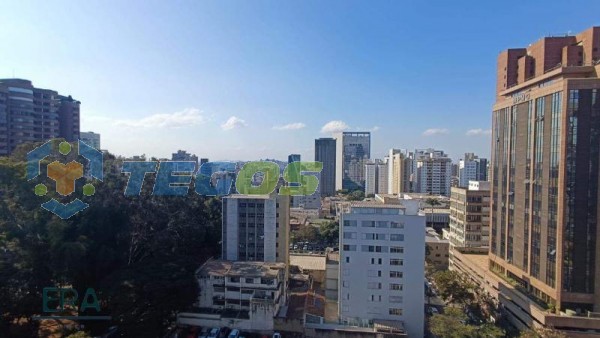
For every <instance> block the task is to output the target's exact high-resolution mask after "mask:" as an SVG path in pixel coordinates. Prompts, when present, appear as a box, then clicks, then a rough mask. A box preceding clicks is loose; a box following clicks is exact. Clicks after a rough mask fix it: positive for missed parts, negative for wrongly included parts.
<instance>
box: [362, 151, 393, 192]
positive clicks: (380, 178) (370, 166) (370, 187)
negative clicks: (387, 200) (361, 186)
mask: <svg viewBox="0 0 600 338" xmlns="http://www.w3.org/2000/svg"><path fill="white" fill-rule="evenodd" d="M387 187H388V164H387V163H385V162H383V161H381V160H375V161H374V162H369V163H367V164H365V195H374V194H386V193H387Z"/></svg>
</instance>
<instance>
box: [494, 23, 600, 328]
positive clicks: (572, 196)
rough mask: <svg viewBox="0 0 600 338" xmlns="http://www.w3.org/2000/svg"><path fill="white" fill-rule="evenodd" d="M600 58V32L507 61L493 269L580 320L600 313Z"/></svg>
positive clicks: (499, 110) (499, 113)
mask: <svg viewBox="0 0 600 338" xmlns="http://www.w3.org/2000/svg"><path fill="white" fill-rule="evenodd" d="M599 49H600V27H593V28H590V29H588V30H586V31H584V32H582V33H580V34H578V35H576V36H568V35H567V36H560V37H546V38H543V39H541V40H539V41H537V42H535V43H534V44H532V45H530V46H529V47H527V48H518V49H509V50H505V51H503V52H501V53H500V55H499V57H498V69H497V74H498V76H497V90H496V103H495V105H494V109H493V110H494V112H493V118H492V119H493V122H492V126H493V127H492V161H491V166H492V170H491V175H492V178H491V183H492V184H491V197H492V202H491V214H490V216H491V232H490V251H491V252H490V268H491V269H492V270H494V271H495V272H496V273H497V274H501V275H504V276H506V277H508V278H510V279H511V280H513V281H515V283H516V284H515V285H517V286H519V288H520V289H522V290H525V291H526V292H527V294H528V295H529V296H530V297H533V298H534V299H537V300H539V301H541V302H542V303H544V304H551V305H552V306H554V308H555V309H556V310H559V311H568V310H572V311H573V312H572V313H586V311H595V312H598V311H600V231H598V230H599V229H598V219H599V217H600V208H599V206H600V200H599V197H600V190H599V189H598V181H599V179H600V167H599V159H600V158H599V156H600V78H599V75H600V50H599ZM569 325H570V324H569ZM573 325H575V324H573Z"/></svg>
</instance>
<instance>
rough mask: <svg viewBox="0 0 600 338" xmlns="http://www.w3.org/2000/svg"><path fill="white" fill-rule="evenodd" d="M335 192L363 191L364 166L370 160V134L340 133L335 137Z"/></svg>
mask: <svg viewBox="0 0 600 338" xmlns="http://www.w3.org/2000/svg"><path fill="white" fill-rule="evenodd" d="M335 151H336V161H335V162H336V164H335V169H336V173H335V179H336V182H335V188H336V190H341V189H347V190H363V191H364V189H365V164H366V163H367V162H368V161H369V159H370V158H371V133H370V132H342V133H339V134H337V135H336V149H335Z"/></svg>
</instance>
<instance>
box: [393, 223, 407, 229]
mask: <svg viewBox="0 0 600 338" xmlns="http://www.w3.org/2000/svg"><path fill="white" fill-rule="evenodd" d="M390 228H396V229H404V222H390Z"/></svg>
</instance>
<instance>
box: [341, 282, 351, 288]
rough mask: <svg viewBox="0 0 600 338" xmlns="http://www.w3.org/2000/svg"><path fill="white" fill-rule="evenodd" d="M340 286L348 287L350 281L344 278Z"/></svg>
mask: <svg viewBox="0 0 600 338" xmlns="http://www.w3.org/2000/svg"><path fill="white" fill-rule="evenodd" d="M342 286H343V287H345V288H349V287H350V282H349V281H347V280H345V281H343V282H342Z"/></svg>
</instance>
